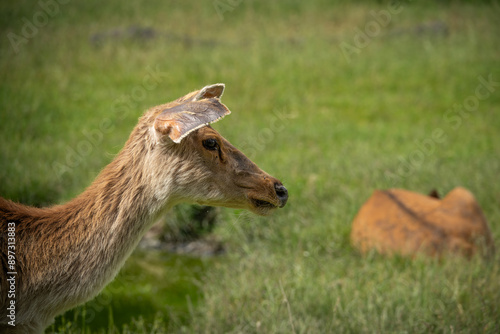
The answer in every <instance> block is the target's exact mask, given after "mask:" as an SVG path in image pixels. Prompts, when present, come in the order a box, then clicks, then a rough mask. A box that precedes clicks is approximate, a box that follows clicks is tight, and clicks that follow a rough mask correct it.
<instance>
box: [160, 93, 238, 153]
mask: <svg viewBox="0 0 500 334" xmlns="http://www.w3.org/2000/svg"><path fill="white" fill-rule="evenodd" d="M230 113H231V111H229V109H228V108H227V107H226V106H225V105H224V104H222V103H221V102H220V101H219V99H218V98H208V99H203V100H200V101H194V102H186V103H182V104H178V105H176V106H174V107H172V108H168V109H165V110H163V111H162V113H161V114H160V115H158V116H157V117H156V119H155V122H154V128H155V129H156V131H158V132H159V133H160V134H161V135H167V136H169V137H170V139H172V140H173V141H174V143H177V144H178V143H180V142H181V140H182V139H183V138H184V137H186V136H187V135H188V134H190V133H191V132H193V131H194V130H197V129H199V128H201V127H203V126H207V125H209V124H210V123H214V122H217V121H218V120H219V119H221V118H222V117H224V116H226V115H229V114H230Z"/></svg>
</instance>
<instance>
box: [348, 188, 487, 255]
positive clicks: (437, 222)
mask: <svg viewBox="0 0 500 334" xmlns="http://www.w3.org/2000/svg"><path fill="white" fill-rule="evenodd" d="M436 195H437V192H436V193H435V196H436ZM435 196H424V195H421V194H417V193H413V192H409V191H406V190H401V189H391V190H386V191H380V190H376V191H375V192H374V193H373V195H372V196H371V197H370V199H368V201H367V202H366V203H365V204H364V205H363V206H362V208H361V209H360V210H359V212H358V214H357V216H356V217H355V218H354V221H353V223H352V231H351V241H352V243H353V245H354V246H355V247H357V248H358V249H360V251H361V252H362V253H366V252H368V251H370V250H372V249H373V250H376V251H378V252H379V253H382V254H400V255H415V254H416V253H417V252H421V253H424V254H428V255H431V256H441V255H443V254H444V253H455V254H461V255H465V256H467V257H470V256H472V255H473V254H474V253H476V252H478V251H481V252H482V253H484V254H485V255H491V254H493V252H494V244H493V238H492V236H491V232H490V229H489V227H488V223H487V222H486V219H485V217H484V215H483V213H482V211H481V208H480V207H479V205H478V203H477V202H476V200H475V199H474V196H473V195H472V194H471V193H470V192H469V191H467V190H466V189H464V188H455V189H454V190H453V191H451V192H450V193H449V194H448V195H447V196H446V197H445V198H444V199H443V200H440V199H438V198H436V197H435Z"/></svg>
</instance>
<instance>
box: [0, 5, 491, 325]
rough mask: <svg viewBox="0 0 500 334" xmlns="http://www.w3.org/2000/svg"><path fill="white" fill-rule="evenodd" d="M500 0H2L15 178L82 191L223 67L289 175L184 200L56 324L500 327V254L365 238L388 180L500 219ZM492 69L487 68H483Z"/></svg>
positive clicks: (10, 161) (1, 62) (40, 189)
mask: <svg viewBox="0 0 500 334" xmlns="http://www.w3.org/2000/svg"><path fill="white" fill-rule="evenodd" d="M499 17H500V5H499V3H498V2H496V1H418V2H417V1H396V2H393V1H326V0H311V1H298V0H291V1H263V0H208V1H167V0H162V1H158V0H152V1H142V0H138V1H133V2H117V1H113V0H112V1H95V0H89V1H84V2H82V1H71V0H41V1H39V2H33V1H25V0H19V1H10V2H7V1H2V2H1V4H0V32H1V33H0V35H1V36H2V37H1V39H0V74H1V78H2V80H1V82H0V195H1V196H3V197H5V198H9V199H12V200H14V201H19V202H22V203H26V204H30V205H34V206H46V205H52V204H55V203H61V202H64V201H67V200H69V199H71V198H73V197H74V196H76V195H77V194H79V193H80V192H82V191H83V189H85V187H86V186H88V185H89V184H90V183H91V182H92V180H93V179H94V178H95V177H96V176H97V174H98V173H99V171H100V170H101V169H102V168H103V167H104V166H105V165H106V164H107V163H109V162H110V161H111V160H112V159H113V157H114V155H116V154H117V153H118V152H119V150H120V149H121V147H122V146H123V144H124V143H125V141H126V140H127V138H128V135H129V133H130V132H131V130H132V129H133V127H134V126H135V124H136V122H137V119H138V118H139V117H140V116H141V114H142V112H144V111H145V110H146V109H147V108H149V107H151V106H155V105H158V104H162V103H165V102H168V101H171V100H173V99H176V98H178V97H180V96H182V95H184V94H186V93H188V92H190V91H193V90H196V89H199V88H201V87H203V86H205V85H207V84H212V83H218V82H223V83H225V84H226V91H225V93H224V96H223V98H222V101H223V102H224V103H225V104H226V105H227V106H228V107H229V108H230V109H231V111H232V114H231V115H230V116H229V117H227V118H225V119H224V120H223V121H221V122H219V123H217V124H215V125H214V127H215V128H216V129H217V130H218V131H219V132H220V133H221V134H222V135H223V136H224V137H226V138H227V139H228V140H229V141H231V142H232V143H233V144H234V145H235V146H236V147H238V148H240V149H241V150H242V151H243V152H244V153H246V154H247V155H248V156H249V157H250V158H251V159H252V160H253V161H254V162H256V163H257V164H258V165H259V166H260V167H261V168H262V169H264V170H266V171H267V172H268V173H270V174H272V175H274V176H276V177H277V178H279V179H281V180H282V181H283V183H284V184H285V185H286V187H287V188H288V190H289V193H290V200H289V204H288V205H287V206H286V207H285V208H284V209H282V210H279V211H278V212H276V214H274V215H273V216H271V217H265V218H262V217H256V216H254V215H252V214H250V213H247V212H244V211H239V210H231V209H211V208H199V207H192V206H187V205H184V206H180V207H179V208H176V209H175V210H173V211H172V212H171V213H169V214H168V216H166V217H164V219H163V220H162V222H160V225H158V226H155V228H154V230H153V232H151V233H149V234H148V238H147V239H146V240H145V241H143V242H142V243H141V247H139V248H138V249H137V251H136V252H134V254H133V255H132V257H131V258H130V259H129V260H128V261H127V263H126V265H125V267H124V268H123V269H122V271H121V272H120V274H119V275H118V277H117V278H116V279H115V281H114V282H113V283H111V284H110V285H109V286H108V287H107V288H106V289H105V290H104V291H103V293H102V294H101V295H99V296H98V297H97V298H96V299H94V300H93V301H90V302H89V303H87V304H86V305H83V306H81V307H78V308H76V309H75V310H72V311H69V312H68V313H66V314H64V315H63V316H61V317H58V318H57V319H56V322H55V324H54V325H53V326H52V327H50V328H49V329H48V330H47V333H111V332H113V333H122V332H123V333H164V332H169V333H170V332H178V333H201V332H204V333H223V332H228V333H254V332H255V333H257V332H262V333H328V332H350V333H362V332H380V333H385V332H411V333H420V332H422V333H434V332H435V333H455V332H459V333H478V332H484V333H498V332H499V331H500V320H499V319H500V317H499V315H500V264H499V261H498V256H497V257H496V258H495V259H494V260H493V261H490V262H484V261H482V260H481V259H477V258H475V259H472V260H470V261H467V260H463V259H455V258H450V259H446V261H432V260H428V259H415V260H409V259H404V258H398V257H396V258H384V257H381V256H378V255H376V254H372V255H370V256H368V257H362V256H361V255H360V254H359V253H358V252H357V251H356V250H355V249H353V247H352V246H351V245H350V242H349V232H350V226H351V221H352V219H353V217H354V215H355V214H356V212H357V210H358V209H359V207H360V206H361V204H362V203H363V202H364V201H365V200H366V199H367V198H368V197H369V196H370V195H371V193H372V192H373V190H374V189H387V188H393V187H395V188H405V189H409V190H412V191H417V192H421V193H427V192H429V191H430V190H431V189H433V188H435V189H437V190H438V191H439V192H440V193H441V194H446V193H447V192H448V191H449V190H451V189H452V188H454V187H455V186H464V187H466V188H468V189H469V190H471V191H472V192H473V193H474V194H475V196H476V198H477V200H478V202H479V203H480V205H481V206H482V208H483V210H484V212H485V215H486V218H487V220H488V222H489V223H490V226H491V229H492V233H493V237H494V239H495V240H496V241H498V240H499V237H500V225H499V219H500V207H499V204H500V203H499V198H500V187H499V186H498V175H499V174H500V159H499V158H500V146H499V142H500V116H499V109H500V20H499V19H498V18H499ZM478 87H479V88H478Z"/></svg>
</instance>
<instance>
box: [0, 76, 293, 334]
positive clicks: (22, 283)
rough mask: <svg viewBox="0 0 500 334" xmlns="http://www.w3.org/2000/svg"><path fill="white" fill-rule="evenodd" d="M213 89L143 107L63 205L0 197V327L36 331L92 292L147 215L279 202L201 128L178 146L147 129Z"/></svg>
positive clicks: (271, 188) (277, 188)
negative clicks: (183, 207) (189, 207)
mask: <svg viewBox="0 0 500 334" xmlns="http://www.w3.org/2000/svg"><path fill="white" fill-rule="evenodd" d="M220 86H221V85H219V86H217V87H215V86H210V87H209V86H207V87H209V89H206V92H205V89H204V90H203V91H202V93H200V91H196V92H193V93H190V94H188V95H186V96H184V97H182V98H180V99H178V100H176V101H174V102H172V103H167V104H164V105H161V106H157V107H154V108H151V109H150V110H148V111H147V112H146V113H145V114H144V116H143V117H142V118H141V119H140V120H139V123H138V125H137V126H136V127H135V129H134V130H133V132H132V134H131V135H130V138H129V139H128V141H127V142H126V144H125V146H124V148H123V149H122V151H121V152H120V153H119V154H118V155H117V156H116V158H115V159H114V160H113V161H112V162H111V163H110V164H109V165H108V166H107V167H106V168H104V170H103V171H102V172H101V173H100V174H99V176H98V177H97V178H96V180H95V181H94V182H93V183H92V184H91V185H90V186H89V187H88V188H87V189H86V190H85V191H84V192H83V193H82V194H81V195H80V196H78V197H76V198H75V199H73V200H72V201H70V202H68V203H66V204H63V205H56V206H53V207H48V208H33V207H28V206H25V205H22V204H18V203H13V202H11V201H8V200H6V199H3V198H1V197H0V228H1V229H2V230H1V232H0V248H1V253H0V254H1V257H0V259H1V264H2V271H1V272H0V278H1V281H0V287H1V290H0V291H1V293H0V332H2V333H3V332H7V331H10V332H12V333H23V334H24V333H40V332H42V331H43V329H44V328H45V327H46V326H47V325H48V324H49V323H50V322H51V321H52V319H53V318H54V316H55V315H57V314H60V313H62V312H64V311H65V310H67V309H69V308H72V307H74V306H76V305H78V304H81V303H83V302H85V301H87V300H89V299H91V298H93V297H94V296H95V295H96V294H97V293H99V291H101V290H102V288H103V287H104V286H105V285H106V284H107V283H109V281H111V280H112V279H113V277H114V276H115V275H116V273H117V272H118V270H119V269H120V267H121V266H122V264H123V263H124V261H125V260H126V258H127V257H128V256H129V254H130V253H131V252H132V250H133V249H134V247H135V246H136V244H137V243H138V241H139V240H140V238H141V236H142V235H143V234H144V233H145V232H146V230H147V229H148V228H149V227H150V226H151V225H152V223H153V222H154V221H155V219H157V218H158V216H159V215H161V214H162V213H164V212H165V211H166V210H168V209H169V208H170V207H172V206H173V205H175V204H177V203H179V202H195V203H200V204H206V205H219V206H226V207H233V208H245V209H249V210H252V211H253V212H255V213H258V214H268V213H270V212H271V211H272V210H273V209H274V208H277V207H282V206H284V205H285V203H286V200H287V197H288V195H287V192H286V189H285V188H284V187H283V186H282V184H281V182H280V181H279V180H277V179H275V178H273V177H272V176H270V175H268V174H267V173H265V172H263V171H262V170H261V169H259V168H258V167H257V166H256V165H255V164H254V163H253V162H252V161H250V160H249V159H248V158H247V157H245V156H244V155H243V154H242V153H241V152H240V151H238V150H237V149H236V148H235V147H234V146H232V145H231V144H230V143H229V142H228V141H227V140H225V139H224V138H223V137H221V136H220V135H219V134H218V133H217V132H216V131H215V130H214V129H213V128H211V127H210V126H204V127H202V128H199V129H197V130H195V131H193V132H191V133H189V135H187V136H186V137H185V138H184V139H183V140H182V141H181V142H180V143H179V144H176V143H174V142H173V141H172V140H171V139H170V138H168V136H166V135H164V134H161V133H158V132H157V131H155V128H154V126H153V124H154V122H155V120H156V118H157V117H158V115H159V114H160V113H161V112H162V111H164V110H165V109H168V108H170V107H172V106H177V105H179V103H183V102H186V101H191V100H193V98H194V97H195V96H196V98H197V99H199V100H201V101H200V103H202V102H203V101H202V100H203V99H205V98H214V97H216V98H218V97H220V95H221V94H222V90H223V85H222V86H221V87H222V90H221V89H220V88H219V87H220ZM211 87H214V88H211ZM200 94H201V95H203V96H200ZM208 138H211V139H215V140H216V141H217V143H218V149H217V150H207V149H206V148H205V147H204V146H203V141H204V140H206V139H208ZM9 222H14V223H15V225H16V228H15V242H16V243H15V254H16V265H15V266H16V268H15V269H16V271H17V275H16V299H15V300H16V321H15V324H16V326H15V327H12V326H9V325H7V321H8V320H9V319H8V318H7V306H8V303H9V299H8V298H7V293H6V291H7V290H8V284H7V281H6V280H7V278H8V275H7V274H6V273H7V272H9V271H11V270H9V269H8V263H7V224H8V223H9Z"/></svg>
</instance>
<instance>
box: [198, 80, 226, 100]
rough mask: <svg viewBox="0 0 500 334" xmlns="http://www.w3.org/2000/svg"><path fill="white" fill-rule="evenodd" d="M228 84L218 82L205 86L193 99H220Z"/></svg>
mask: <svg viewBox="0 0 500 334" xmlns="http://www.w3.org/2000/svg"><path fill="white" fill-rule="evenodd" d="M225 87H226V86H225V85H224V84H223V83H217V84H213V85H208V86H205V87H203V88H202V89H201V90H200V91H199V92H198V94H196V96H195V97H194V98H193V101H199V100H202V99H210V98H213V97H215V98H217V99H220V98H221V96H222V94H223V93H224V88H225Z"/></svg>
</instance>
